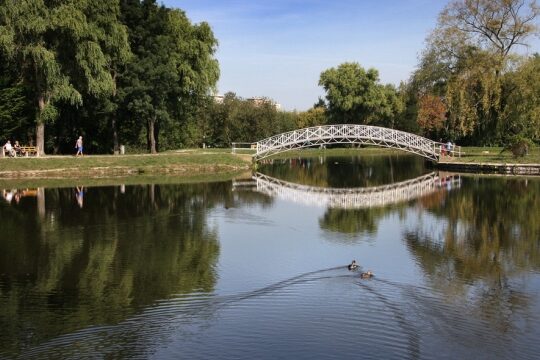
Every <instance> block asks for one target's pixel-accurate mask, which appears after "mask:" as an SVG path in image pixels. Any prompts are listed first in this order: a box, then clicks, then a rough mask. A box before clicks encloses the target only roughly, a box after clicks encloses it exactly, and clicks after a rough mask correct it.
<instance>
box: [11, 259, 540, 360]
mask: <svg viewBox="0 0 540 360" xmlns="http://www.w3.org/2000/svg"><path fill="white" fill-rule="evenodd" d="M357 275H358V274H356V273H349V272H346V271H344V269H343V268H342V267H340V268H332V269H325V270H321V271H315V272H310V273H306V274H303V275H299V276H295V277H292V278H290V279H287V280H283V281H280V282H276V283H274V284H270V285H268V286H266V287H263V288H260V289H254V290H252V291H247V292H241V293H236V294H231V295H225V296H219V295H215V294H209V293H203V292H201V293H193V294H188V295H179V296H177V297H175V298H172V299H167V300H161V301H158V302H156V303H155V304H154V305H153V306H152V307H149V308H147V309H146V310H145V311H143V312H141V313H140V314H138V315H136V316H133V317H131V318H130V319H129V320H126V321H124V322H122V323H120V324H118V325H115V326H98V327H92V328H87V329H84V330H81V331H77V332H75V333H73V334H69V335H64V336H60V337H58V338H55V339H53V340H50V341H48V342H46V343H44V344H42V345H40V346H37V347H34V348H32V349H28V350H27V351H26V352H24V353H23V354H22V356H21V357H22V358H43V357H45V358H47V357H62V358H69V357H93V356H96V354H97V355H99V356H103V357H106V356H107V355H108V354H109V355H111V354H114V356H117V355H119V354H120V355H122V356H126V357H129V358H148V357H155V358H190V359H191V358H194V359H198V358H200V359H202V358H210V357H213V358H235V359H254V358H257V359H275V358H295V359H308V358H309V359H312V358H313V356H314V355H313V354H317V357H319V358H333V357H336V356H337V355H339V357H349V356H351V357H361V358H368V359H369V358H374V359H375V358H377V359H380V358H385V359H407V358H415V359H416V358H470V357H478V358H509V357H511V358H513V359H526V358H531V356H535V354H537V353H538V350H539V346H538V344H537V341H536V338H535V337H533V336H529V337H527V336H525V337H524V338H522V339H521V340H520V341H519V343H516V344H513V335H515V333H514V332H512V331H517V330H516V329H514V330H512V331H509V333H508V334H507V336H508V339H507V340H508V341H506V342H503V341H501V334H500V333H495V332H494V331H493V323H492V322H493V320H492V319H491V318H490V316H491V315H493V314H491V313H488V314H487V315H484V316H478V314H476V313H475V312H474V311H472V310H471V309H474V307H472V306H471V304H470V303H469V302H463V303H456V302H452V301H450V300H449V299H448V298H446V297H445V296H444V292H442V291H440V292H437V291H433V289H431V291H428V290H429V289H428V288H425V287H422V286H414V285H408V284H402V283H393V282H391V281H387V280H385V279H379V278H374V279H371V280H360V279H359V278H358V276H357ZM474 300H475V299H474V298H473V299H471V300H469V301H474ZM505 316H507V315H505ZM504 336H505V335H503V337H504ZM486 354H489V355H490V356H489V357H487V356H486Z"/></svg>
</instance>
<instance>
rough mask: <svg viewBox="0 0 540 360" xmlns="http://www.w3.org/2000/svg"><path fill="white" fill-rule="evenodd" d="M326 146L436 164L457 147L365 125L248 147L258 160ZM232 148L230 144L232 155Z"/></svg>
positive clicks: (293, 134)
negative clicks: (360, 147) (376, 149)
mask: <svg viewBox="0 0 540 360" xmlns="http://www.w3.org/2000/svg"><path fill="white" fill-rule="evenodd" d="M327 144H366V145H376V146H382V147H387V148H394V149H400V150H403V151H407V152H410V153H413V154H417V155H420V156H423V157H425V158H427V159H429V160H433V161H439V159H440V157H441V155H445V154H449V155H459V154H460V150H459V147H452V148H451V149H447V147H446V145H445V144H443V143H440V142H436V141H433V140H430V139H427V138H425V137H422V136H419V135H415V134H411V133H408V132H405V131H400V130H394V129H388V128H384V127H379V126H369V125H355V124H342V125H324V126H313V127H308V128H305V129H299V130H294V131H289V132H285V133H282V134H278V135H274V136H271V137H269V138H266V139H264V140H261V141H257V143H253V144H251V148H252V149H256V153H255V154H254V155H253V158H254V160H256V161H258V160H261V159H264V158H266V157H269V156H272V155H275V154H279V153H282V152H285V151H289V150H293V149H301V148H306V147H313V146H323V145H327ZM234 150H235V145H234V144H233V152H234Z"/></svg>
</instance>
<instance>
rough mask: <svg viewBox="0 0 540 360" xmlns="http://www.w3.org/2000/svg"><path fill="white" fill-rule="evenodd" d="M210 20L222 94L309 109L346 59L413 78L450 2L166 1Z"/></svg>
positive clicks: (391, 78) (388, 79)
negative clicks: (322, 83)
mask: <svg viewBox="0 0 540 360" xmlns="http://www.w3.org/2000/svg"><path fill="white" fill-rule="evenodd" d="M162 1H163V3H164V4H165V5H166V6H168V7H176V8H180V9H182V10H184V11H186V14H187V16H188V17H189V19H191V21H192V22H195V23H198V22H201V21H206V22H208V23H209V24H210V26H211V27H212V29H213V31H214V34H215V35H216V37H217V39H218V40H219V49H218V52H217V54H216V57H217V59H218V61H219V63H220V69H221V77H220V81H219V83H218V92H219V93H220V94H223V93H225V92H228V91H233V92H235V93H236V94H237V95H239V96H242V97H252V96H267V97H270V98H272V99H274V100H275V101H276V102H278V103H280V104H282V106H283V108H284V109H286V110H293V109H297V110H307V109H308V108H309V107H311V106H312V105H313V104H314V103H315V102H316V101H317V99H318V97H319V96H323V95H324V91H323V89H322V88H321V87H319V86H318V81H319V76H320V73H321V72H322V71H324V70H326V69H328V68H330V67H335V66H338V65H339V64H341V63H343V62H346V61H355V62H358V63H360V65H361V66H363V67H364V68H370V67H374V68H376V69H377V70H379V75H380V79H381V82H383V83H393V84H396V85H397V84H399V82H400V81H402V80H406V79H408V77H409V76H410V74H411V72H412V71H413V70H414V68H415V66H416V64H417V62H418V54H419V53H420V51H421V50H422V49H423V48H424V40H425V38H426V36H427V35H428V34H429V32H430V31H431V30H432V29H433V28H434V27H435V24H436V20H437V15H438V14H439V12H440V11H441V10H442V9H443V8H444V6H445V5H446V4H447V2H448V1H447V0H334V1H332V0H324V1H323V0H288V1H287V0H265V1H258V0H252V1H248V0H220V1H218V0H162Z"/></svg>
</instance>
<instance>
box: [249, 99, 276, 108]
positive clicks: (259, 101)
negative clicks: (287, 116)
mask: <svg viewBox="0 0 540 360" xmlns="http://www.w3.org/2000/svg"><path fill="white" fill-rule="evenodd" d="M246 100H247V101H251V102H253V103H254V104H255V105H256V106H261V105H262V104H265V103H269V104H272V105H274V107H275V108H276V110H281V104H279V103H277V102H275V101H273V100H271V99H269V98H265V97H252V98H248V99H246Z"/></svg>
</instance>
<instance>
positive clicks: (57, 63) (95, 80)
mask: <svg viewBox="0 0 540 360" xmlns="http://www.w3.org/2000/svg"><path fill="white" fill-rule="evenodd" d="M111 6H112V7H113V8H114V7H118V3H117V2H99V1H90V0H81V1H67V0H57V1H44V0H0V49H1V51H2V52H3V53H5V55H6V56H7V57H8V58H9V59H10V60H11V62H12V64H13V66H15V67H17V69H18V71H19V73H20V74H21V77H22V78H23V80H24V82H25V84H26V86H27V87H28V88H29V89H31V91H32V93H33V97H34V103H35V106H36V109H37V111H36V113H37V116H36V145H37V147H38V152H39V154H44V152H45V149H44V142H45V125H46V123H48V122H51V121H54V120H55V118H56V116H57V109H56V108H55V106H54V105H55V102H57V101H65V102H68V103H71V104H73V105H80V104H82V101H83V97H82V95H81V93H82V92H83V91H84V92H86V93H88V94H93V95H99V94H111V93H112V92H113V89H114V83H113V79H112V76H111V73H110V72H109V71H108V70H109V69H108V59H107V56H106V55H105V50H104V49H103V48H102V45H103V44H102V42H101V41H100V40H101V39H100V37H101V35H102V34H103V32H105V31H106V30H105V29H103V28H102V27H101V26H102V25H103V24H100V23H99V22H96V21H94V20H95V19H94V18H93V16H92V13H95V12H96V11H97V10H98V9H100V8H107V9H109V10H110V8H111ZM114 20H115V19H111V21H114ZM123 41H124V42H125V39H124V40H123ZM115 46H117V45H112V46H111V48H115ZM108 50H111V49H108Z"/></svg>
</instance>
